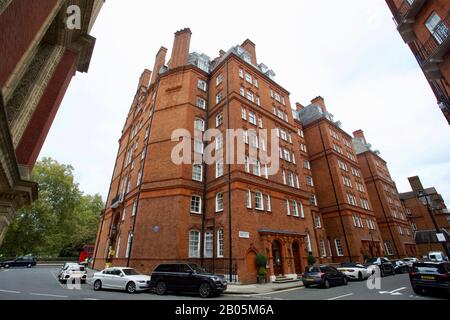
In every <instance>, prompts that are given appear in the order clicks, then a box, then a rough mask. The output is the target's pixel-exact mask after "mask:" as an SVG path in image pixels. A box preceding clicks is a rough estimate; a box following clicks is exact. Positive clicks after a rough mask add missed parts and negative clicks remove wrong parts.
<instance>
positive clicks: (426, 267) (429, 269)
mask: <svg viewBox="0 0 450 320" xmlns="http://www.w3.org/2000/svg"><path fill="white" fill-rule="evenodd" d="M413 272H416V273H437V272H439V266H438V265H434V264H419V265H414V269H413Z"/></svg>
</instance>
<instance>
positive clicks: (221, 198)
mask: <svg viewBox="0 0 450 320" xmlns="http://www.w3.org/2000/svg"><path fill="white" fill-rule="evenodd" d="M223 201H224V196H223V193H222V192H219V193H218V194H216V213H217V212H223V210H224V203H223Z"/></svg>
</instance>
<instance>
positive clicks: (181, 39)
mask: <svg viewBox="0 0 450 320" xmlns="http://www.w3.org/2000/svg"><path fill="white" fill-rule="evenodd" d="M191 35H192V32H191V29H189V28H185V29H182V30H180V31H177V32H175V39H174V41H173V48H172V57H171V58H170V65H169V68H170V69H174V68H177V67H181V66H185V65H187V64H188V60H189V49H190V46H191Z"/></svg>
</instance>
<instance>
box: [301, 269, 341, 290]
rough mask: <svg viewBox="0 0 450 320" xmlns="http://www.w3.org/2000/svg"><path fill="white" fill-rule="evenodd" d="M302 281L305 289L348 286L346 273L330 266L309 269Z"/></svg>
mask: <svg viewBox="0 0 450 320" xmlns="http://www.w3.org/2000/svg"><path fill="white" fill-rule="evenodd" d="M302 280H303V284H304V286H305V288H310V287H311V286H320V287H323V288H327V289H328V288H330V287H332V286H336V285H347V284H348V279H347V277H346V275H345V274H344V273H342V272H340V271H339V270H338V269H336V268H334V267H332V266H328V265H321V266H316V267H314V266H313V267H307V268H306V271H305V273H304V274H303V277H302Z"/></svg>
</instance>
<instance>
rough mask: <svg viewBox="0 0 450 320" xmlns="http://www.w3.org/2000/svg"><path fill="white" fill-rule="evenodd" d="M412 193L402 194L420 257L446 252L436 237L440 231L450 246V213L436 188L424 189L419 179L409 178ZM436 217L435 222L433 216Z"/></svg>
mask: <svg viewBox="0 0 450 320" xmlns="http://www.w3.org/2000/svg"><path fill="white" fill-rule="evenodd" d="M409 182H410V185H411V189H412V190H413V191H411V192H405V193H401V194H400V198H401V200H402V202H403V205H404V207H405V209H406V213H407V216H408V219H409V221H410V222H411V226H412V229H413V230H414V232H415V239H416V242H417V247H418V255H419V256H420V257H422V256H426V255H427V254H428V252H430V251H444V252H445V250H444V249H443V244H442V243H441V242H439V240H438V238H437V236H436V229H438V230H440V231H441V232H442V233H443V234H444V237H445V238H446V240H447V246H449V245H450V212H449V210H448V209H447V206H446V205H445V202H444V199H443V198H442V196H441V195H440V194H439V193H438V192H437V191H436V188H433V187H432V188H424V187H423V186H422V182H421V181H420V178H419V177H411V178H409ZM430 211H431V214H432V215H433V217H434V220H435V222H436V223H435V222H434V221H433V219H432V217H431V214H430Z"/></svg>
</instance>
